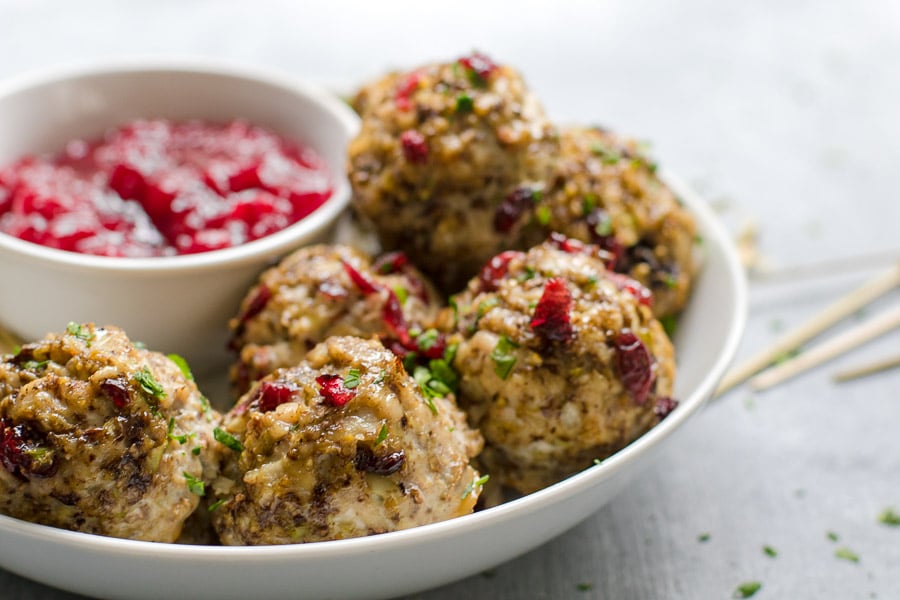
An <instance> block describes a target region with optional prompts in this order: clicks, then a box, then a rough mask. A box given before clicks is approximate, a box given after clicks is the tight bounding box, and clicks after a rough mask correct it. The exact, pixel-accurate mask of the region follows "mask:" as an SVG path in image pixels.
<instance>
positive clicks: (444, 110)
mask: <svg viewBox="0 0 900 600" xmlns="http://www.w3.org/2000/svg"><path fill="white" fill-rule="evenodd" d="M354 105H355V106H356V108H357V110H358V111H359V112H360V115H361V117H362V127H361V130H360V132H359V135H358V136H357V137H356V138H355V139H354V140H353V141H351V143H350V147H349V165H348V173H349V178H350V181H351V184H352V187H353V192H354V196H353V205H354V207H355V209H356V211H357V212H358V213H359V214H361V215H363V217H364V218H366V219H368V220H370V221H371V222H372V223H373V224H374V226H375V229H376V230H377V232H378V235H379V238H380V240H381V243H382V245H383V246H384V247H385V248H386V249H401V250H404V251H405V252H407V253H408V254H409V255H410V256H414V257H415V258H416V262H417V264H418V265H419V266H420V267H421V268H422V270H423V271H425V272H426V273H427V274H429V275H430V276H432V277H433V278H434V279H435V281H436V283H437V284H438V285H439V286H440V287H441V288H442V289H444V290H445V291H449V290H452V291H456V290H458V289H459V288H460V287H462V286H463V285H464V284H465V281H466V280H468V278H469V277H471V276H472V275H474V274H475V273H476V272H477V271H478V268H479V267H480V266H481V265H482V264H484V262H485V261H486V260H487V259H489V258H490V257H491V256H493V255H494V254H496V253H497V252H499V251H501V250H504V249H507V248H515V247H525V246H526V245H529V244H530V243H532V242H533V241H539V240H540V238H541V237H542V235H541V234H538V235H537V239H536V240H534V239H532V237H531V236H532V234H533V233H535V232H536V231H537V230H538V228H537V226H536V225H533V224H532V217H531V210H530V209H531V205H532V204H533V203H534V202H535V201H537V200H539V199H540V196H541V193H542V190H543V188H544V187H545V186H546V184H547V183H548V182H549V181H550V178H551V176H552V172H553V160H554V157H555V155H556V154H557V148H558V142H557V134H556V130H555V128H554V126H553V125H552V124H551V123H550V121H549V120H548V119H547V118H546V116H545V115H544V111H543V108H542V107H541V106H540V104H539V103H538V101H537V99H536V98H535V97H534V95H532V93H531V92H530V91H529V90H528V88H527V87H526V85H525V82H524V81H523V80H522V78H521V76H520V75H519V74H518V73H517V72H516V71H515V70H513V69H512V68H510V67H508V66H504V65H496V64H494V63H493V62H491V60H490V59H489V58H487V57H485V56H483V55H480V54H474V55H472V56H468V57H464V58H461V59H459V60H457V61H455V62H452V63H449V64H432V65H427V66H423V67H421V68H419V69H416V70H414V71H412V72H410V73H404V74H392V75H389V76H387V77H385V78H383V79H381V80H379V81H376V82H374V83H372V84H371V85H369V86H368V87H365V88H363V89H362V90H361V91H360V92H359V93H358V95H357V97H356V99H355V101H354Z"/></svg>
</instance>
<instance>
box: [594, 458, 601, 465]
mask: <svg viewBox="0 0 900 600" xmlns="http://www.w3.org/2000/svg"><path fill="white" fill-rule="evenodd" d="M602 464H603V459H602V458H595V459H594V465H602Z"/></svg>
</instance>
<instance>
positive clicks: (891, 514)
mask: <svg viewBox="0 0 900 600" xmlns="http://www.w3.org/2000/svg"><path fill="white" fill-rule="evenodd" d="M878 522H879V523H881V524H882V525H890V526H891V527H900V513H897V511H895V510H894V509H893V508H892V507H888V508H886V509H884V511H882V513H881V514H880V515H878Z"/></svg>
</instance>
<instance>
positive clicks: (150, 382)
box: [134, 366, 166, 399]
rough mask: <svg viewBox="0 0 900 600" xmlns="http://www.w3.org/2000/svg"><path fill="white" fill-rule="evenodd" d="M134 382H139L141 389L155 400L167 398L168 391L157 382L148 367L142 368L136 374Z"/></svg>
mask: <svg viewBox="0 0 900 600" xmlns="http://www.w3.org/2000/svg"><path fill="white" fill-rule="evenodd" d="M134 380H135V381H137V382H138V385H140V386H141V389H142V390H143V391H144V392H146V393H147V394H149V395H150V396H152V397H154V398H157V399H159V398H165V397H166V390H165V389H163V386H161V385H160V384H159V382H158V381H156V378H155V377H153V373H151V372H150V369H148V368H147V367H146V366H144V367H141V370H140V371H138V372H137V373H135V374H134Z"/></svg>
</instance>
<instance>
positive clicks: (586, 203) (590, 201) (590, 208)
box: [581, 194, 597, 217]
mask: <svg viewBox="0 0 900 600" xmlns="http://www.w3.org/2000/svg"><path fill="white" fill-rule="evenodd" d="M595 208H597V196H595V195H594V194H588V195H587V196H585V197H584V199H583V200H582V201H581V214H582V215H583V216H585V217H586V216H588V215H589V214H591V213H592V212H594V209H595Z"/></svg>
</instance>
